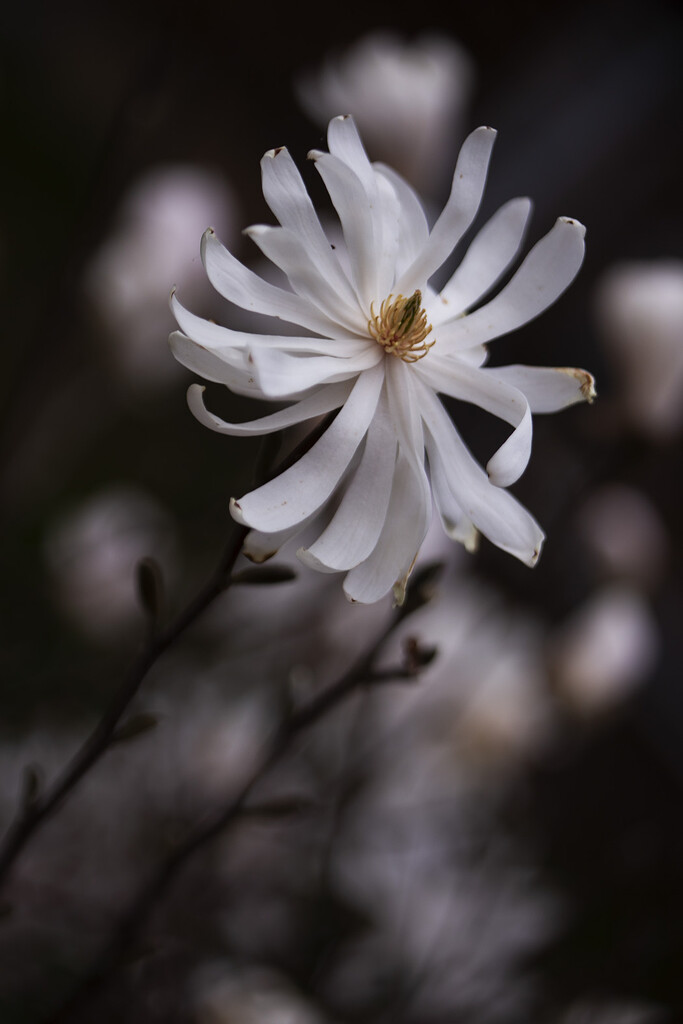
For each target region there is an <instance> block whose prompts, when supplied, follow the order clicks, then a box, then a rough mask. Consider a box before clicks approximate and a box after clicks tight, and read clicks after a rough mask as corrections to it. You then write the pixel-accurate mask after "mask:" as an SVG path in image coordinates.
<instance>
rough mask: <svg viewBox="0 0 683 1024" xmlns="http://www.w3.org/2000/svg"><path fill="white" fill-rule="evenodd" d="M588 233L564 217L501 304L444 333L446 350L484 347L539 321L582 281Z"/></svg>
mask: <svg viewBox="0 0 683 1024" xmlns="http://www.w3.org/2000/svg"><path fill="white" fill-rule="evenodd" d="M585 233H586V229H585V228H584V226H583V224H580V223H579V222H578V221H577V220H570V219H569V218H567V217H560V218H559V220H557V221H556V222H555V225H554V227H553V228H552V229H551V230H550V231H549V232H548V234H547V235H545V236H544V237H543V238H542V239H541V240H540V242H537V243H536V245H535V246H534V247H533V249H532V250H531V252H530V253H529V254H528V256H527V257H526V259H525V260H524V262H523V263H522V265H521V266H520V268H519V270H517V271H516V273H515V274H514V276H513V277H512V278H510V280H509V281H508V283H507V284H506V285H505V287H504V288H503V290H502V291H500V292H499V293H498V295H496V296H495V298H493V299H491V301H490V302H487V303H486V304H485V305H484V306H481V307H480V308H479V309H477V310H475V312H474V313H470V314H469V315H468V316H463V317H460V319H458V320H453V321H452V322H450V323H447V324H442V325H441V326H440V327H439V334H438V340H439V342H440V343H441V345H442V346H444V347H446V348H449V347H450V348H453V349H454V350H458V349H461V348H468V347H469V346H471V345H480V344H482V343H483V342H486V341H490V340H491V339H492V338H498V337H500V336H501V335H503V334H508V333H509V332H510V331H514V330H516V328H517V327H521V325H522V324H525V323H528V321H529V320H533V318H534V317H536V316H538V314H539V313H542V312H543V310H544V309H547V308H548V306H550V305H552V303H553V302H555V300H556V299H558V298H559V297H560V295H561V294H562V292H563V291H565V289H566V288H568V287H569V285H570V284H571V283H572V281H573V280H574V278H575V277H576V274H577V273H578V270H579V267H580V266H581V263H582V262H583V254H584V241H583V239H584V235H585Z"/></svg>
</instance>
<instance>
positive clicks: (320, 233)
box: [261, 147, 355, 305]
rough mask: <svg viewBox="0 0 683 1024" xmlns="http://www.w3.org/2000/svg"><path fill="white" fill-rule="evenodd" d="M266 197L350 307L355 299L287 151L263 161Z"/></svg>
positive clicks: (273, 151) (273, 153) (276, 151)
mask: <svg viewBox="0 0 683 1024" xmlns="http://www.w3.org/2000/svg"><path fill="white" fill-rule="evenodd" d="M261 178H262V185H263V195H264V197H265V200H266V202H267V203H268V206H269V207H270V208H271V210H272V211H273V213H274V214H275V216H276V217H277V219H278V220H279V222H280V224H282V226H283V227H285V228H287V229H288V230H290V231H291V232H292V233H293V234H294V235H296V237H297V238H298V239H299V241H300V242H301V244H302V245H303V246H304V247H305V248H306V250H307V251H308V252H309V253H310V254H311V258H312V260H313V262H314V264H315V265H316V266H317V267H319V268H320V271H321V273H322V274H323V276H324V277H325V279H326V280H327V281H328V282H329V284H330V285H331V286H332V287H333V288H335V289H336V290H337V291H338V292H339V294H340V295H341V296H342V297H343V299H344V300H345V302H346V303H347V304H348V305H353V304H354V302H355V296H354V294H353V289H352V287H351V284H350V282H349V281H348V279H347V277H346V274H345V273H344V270H343V268H342V267H341V266H340V264H339V262H338V260H337V259H336V257H335V255H334V251H333V250H332V247H331V246H330V243H329V241H328V239H327V236H326V235H325V232H324V230H323V228H322V225H321V223H320V220H319V218H318V214H317V213H316V210H315V207H314V205H313V203H312V202H311V197H310V196H309V194H308V191H307V189H306V186H305V185H304V181H303V178H302V177H301V174H300V172H299V169H298V167H297V166H296V164H295V163H294V161H293V160H292V157H291V156H290V154H289V152H288V151H287V149H285V148H284V147H281V148H280V149H271V150H269V151H268V152H267V153H266V154H265V156H264V157H263V159H262V160H261Z"/></svg>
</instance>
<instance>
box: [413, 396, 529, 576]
mask: <svg viewBox="0 0 683 1024" xmlns="http://www.w3.org/2000/svg"><path fill="white" fill-rule="evenodd" d="M421 394H422V403H421V410H422V416H423V419H424V422H425V426H426V427H427V433H426V435H425V444H426V448H427V456H428V458H429V464H430V466H433V465H434V464H435V463H437V462H439V463H441V465H440V469H439V472H440V473H441V474H442V476H443V479H444V480H445V482H446V483H447V484H448V486H449V487H450V489H451V490H452V492H453V496H454V498H455V500H456V502H457V503H458V504H459V505H460V507H461V508H462V509H463V511H464V513H465V515H466V516H467V517H468V519H470V520H471V521H472V522H473V523H474V525H475V526H476V527H477V529H478V530H479V531H480V532H481V533H483V534H484V536H485V537H488V539H489V540H490V541H491V542H492V543H493V544H495V545H496V546H497V547H499V548H502V549H503V551H508V552H509V553H510V554H511V555H515V557H516V558H519V559H520V560H521V561H522V562H525V563H526V564H527V565H535V564H536V561H537V560H538V556H539V554H540V551H541V545H542V544H543V531H542V530H541V528H540V526H539V525H538V523H537V522H536V520H535V519H534V518H533V517H532V516H531V515H530V514H529V513H528V512H527V510H526V509H525V508H523V506H522V505H520V504H519V502H518V501H517V500H516V499H515V498H513V496H512V495H511V494H509V493H508V491H506V490H503V488H501V487H496V486H495V485H494V484H492V483H491V481H490V480H489V479H488V477H487V476H486V474H485V473H484V471H483V469H482V468H481V466H479V465H478V464H477V463H476V461H475V460H474V459H473V458H472V456H471V454H470V453H469V451H468V450H467V448H466V447H465V445H464V444H463V442H462V440H461V438H460V436H459V435H458V433H457V431H456V429H455V427H454V426H453V424H452V423H451V421H450V419H449V418H448V415H447V414H446V411H445V410H444V408H443V406H442V405H441V403H440V402H439V400H438V399H437V398H436V397H435V395H434V394H433V393H432V392H431V391H430V390H429V389H428V388H427V387H425V386H424V385H422V386H421Z"/></svg>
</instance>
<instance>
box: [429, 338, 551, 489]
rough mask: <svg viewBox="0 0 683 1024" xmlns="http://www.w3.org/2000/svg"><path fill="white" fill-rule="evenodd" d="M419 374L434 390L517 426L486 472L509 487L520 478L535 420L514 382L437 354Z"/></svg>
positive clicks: (494, 479) (527, 458) (492, 479)
mask: <svg viewBox="0 0 683 1024" xmlns="http://www.w3.org/2000/svg"><path fill="white" fill-rule="evenodd" d="M424 362H425V361H424V360H423V363H424ZM418 373H419V374H420V376H421V377H422V379H423V380H426V381H428V382H429V384H430V386H431V387H432V388H433V389H434V390H435V391H439V392H441V393H442V394H446V395H450V396H451V397H452V398H457V399H459V400H460V401H461V402H472V403H474V404H475V405H478V406H479V407H480V408H481V409H485V410H486V412H490V413H492V414H493V415H494V416H498V417H500V419H502V420H505V422H506V423H510V424H511V425H512V426H513V427H514V428H515V429H514V430H513V432H512V434H511V435H510V437H508V439H507V440H506V441H505V443H504V444H503V445H501V447H500V448H499V449H498V451H497V452H496V454H495V455H494V456H493V457H492V458H491V459H490V460H489V462H488V465H487V467H486V471H487V473H488V475H489V478H490V480H491V482H492V483H494V484H496V485H497V486H498V487H508V486H509V485H510V484H513V483H514V482H515V480H518V479H519V478H520V476H521V475H522V473H523V472H524V470H525V469H526V467H527V464H528V462H529V458H530V456H531V436H532V421H531V409H530V408H529V403H528V401H527V399H526V396H525V395H524V394H523V393H522V392H521V391H520V390H519V389H518V388H516V387H513V385H512V384H508V383H507V382H506V381H502V380H500V379H499V378H498V377H497V376H496V375H495V374H493V375H492V373H491V371H490V370H481V369H476V368H473V367H470V366H466V365H465V364H464V363H460V362H459V361H458V360H456V359H446V358H443V357H442V358H439V357H438V356H437V355H436V353H434V355H433V358H431V359H430V360H429V361H427V365H420V366H419V367H418Z"/></svg>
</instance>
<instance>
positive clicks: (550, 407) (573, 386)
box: [486, 365, 596, 412]
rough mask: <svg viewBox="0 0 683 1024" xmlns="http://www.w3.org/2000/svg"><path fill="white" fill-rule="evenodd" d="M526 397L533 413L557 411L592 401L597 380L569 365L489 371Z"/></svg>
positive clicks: (511, 367) (513, 367) (506, 367)
mask: <svg viewBox="0 0 683 1024" xmlns="http://www.w3.org/2000/svg"><path fill="white" fill-rule="evenodd" d="M486 372H487V373H489V374H490V375H491V376H492V377H496V378H497V379H498V380H502V381H505V382H506V383H507V384H511V385H512V386H513V387H515V388H519V390H520V391H521V392H522V393H523V394H525V395H526V397H527V401H528V402H529V405H530V407H531V411H532V412H557V411H558V410H559V409H565V408H566V407H567V406H568V405H574V404H575V403H576V402H592V401H593V399H594V398H595V396H596V391H595V381H594V379H593V377H592V375H591V374H590V373H588V371H587V370H578V369H575V368H572V367H568V366H518V365H515V366H493V367H491V368H490V369H488V370H487V371H486Z"/></svg>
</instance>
